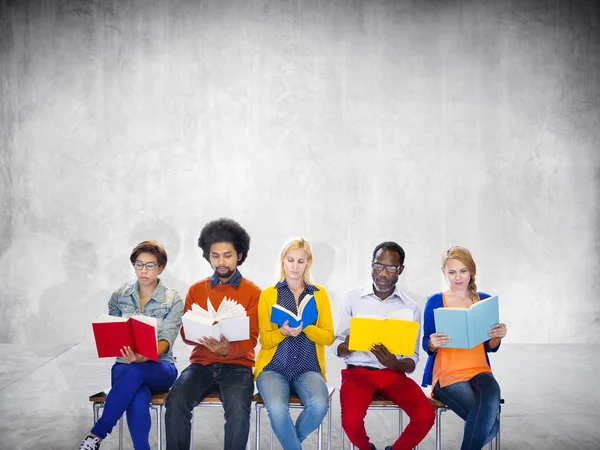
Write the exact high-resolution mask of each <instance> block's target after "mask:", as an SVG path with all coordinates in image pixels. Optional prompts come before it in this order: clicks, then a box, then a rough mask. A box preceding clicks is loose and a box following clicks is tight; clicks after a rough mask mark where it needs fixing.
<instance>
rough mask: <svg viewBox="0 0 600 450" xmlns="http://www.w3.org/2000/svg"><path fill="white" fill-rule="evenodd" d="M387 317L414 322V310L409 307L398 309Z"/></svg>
mask: <svg viewBox="0 0 600 450" xmlns="http://www.w3.org/2000/svg"><path fill="white" fill-rule="evenodd" d="M385 318H386V319H392V320H407V321H409V322H414V317H413V312H412V311H411V310H410V309H408V308H402V309H396V310H394V311H392V312H390V313H388V314H387V315H386V316H385Z"/></svg>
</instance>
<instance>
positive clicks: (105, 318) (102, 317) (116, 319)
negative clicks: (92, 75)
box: [92, 314, 129, 323]
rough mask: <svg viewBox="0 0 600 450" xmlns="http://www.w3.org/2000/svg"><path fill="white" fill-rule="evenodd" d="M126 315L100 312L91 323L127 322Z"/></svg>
mask: <svg viewBox="0 0 600 450" xmlns="http://www.w3.org/2000/svg"><path fill="white" fill-rule="evenodd" d="M127 320H129V319H128V318H127V317H118V316H111V315H110V314H100V316H98V318H97V319H96V320H94V321H93V322H92V323H103V322H127Z"/></svg>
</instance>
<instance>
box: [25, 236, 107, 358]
mask: <svg viewBox="0 0 600 450" xmlns="http://www.w3.org/2000/svg"><path fill="white" fill-rule="evenodd" d="M62 264H63V266H64V269H65V273H66V274H67V280H66V281H65V282H63V283H60V284H57V285H56V286H52V287H50V288H48V289H47V290H46V291H45V292H44V293H43V294H42V295H41V296H40V300H39V305H38V313H37V314H34V315H32V316H30V317H29V318H28V320H26V321H25V329H26V330H25V331H26V342H27V346H28V347H29V349H30V350H31V351H32V352H33V353H35V354H37V355H38V356H55V355H58V354H60V353H62V352H64V351H65V350H67V349H69V348H71V347H73V346H74V345H76V344H78V343H80V342H83V341H85V340H88V339H93V337H92V336H93V333H92V326H91V321H92V320H93V319H95V318H96V317H97V316H98V315H100V314H101V313H102V312H105V311H106V305H107V303H108V299H109V296H110V294H109V293H108V292H106V291H104V290H102V289H101V288H100V287H99V286H98V285H97V283H96V278H95V277H94V274H95V271H96V268H97V265H98V258H97V255H96V251H95V249H94V246H93V245H92V244H91V243H90V242H87V241H83V240H77V241H72V242H70V243H69V244H68V245H67V247H66V248H65V249H64V251H63V253H62Z"/></svg>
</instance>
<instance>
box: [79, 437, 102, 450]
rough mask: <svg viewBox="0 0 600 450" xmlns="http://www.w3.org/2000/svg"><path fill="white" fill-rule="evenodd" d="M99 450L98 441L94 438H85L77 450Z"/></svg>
mask: <svg viewBox="0 0 600 450" xmlns="http://www.w3.org/2000/svg"><path fill="white" fill-rule="evenodd" d="M99 448H100V439H98V438H97V437H94V436H88V437H86V438H85V439H84V440H83V441H82V442H81V444H80V445H79V447H77V450H98V449H99Z"/></svg>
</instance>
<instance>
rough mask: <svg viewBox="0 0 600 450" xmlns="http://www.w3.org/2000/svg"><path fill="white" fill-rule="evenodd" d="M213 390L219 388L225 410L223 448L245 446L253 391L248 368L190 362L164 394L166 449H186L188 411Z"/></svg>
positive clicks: (188, 421)
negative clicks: (167, 392)
mask: <svg viewBox="0 0 600 450" xmlns="http://www.w3.org/2000/svg"><path fill="white" fill-rule="evenodd" d="M214 391H218V392H219V398H220V400H221V402H222V403H223V409H224V410H225V445H224V448H225V450H244V449H245V448H246V443H247V442H248V433H249V432H250V405H251V404H252V396H253V395H254V380H253V377H252V369H250V368H248V367H245V366H240V365H238V364H224V363H212V364H208V365H206V366H203V365H202V364H195V363H192V364H190V365H189V366H188V367H187V368H186V369H185V370H184V371H183V372H181V375H180V376H179V378H178V379H177V381H175V384H174V385H173V387H172V388H171V392H170V393H169V396H168V397H167V401H166V404H165V406H166V410H167V411H166V414H165V424H166V431H167V450H189V448H190V431H191V420H192V411H193V410H194V407H195V406H196V405H197V404H198V403H200V402H201V401H202V400H203V399H204V397H206V396H207V395H208V394H210V393H211V392H214ZM198 422H199V423H202V422H201V421H198Z"/></svg>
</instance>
